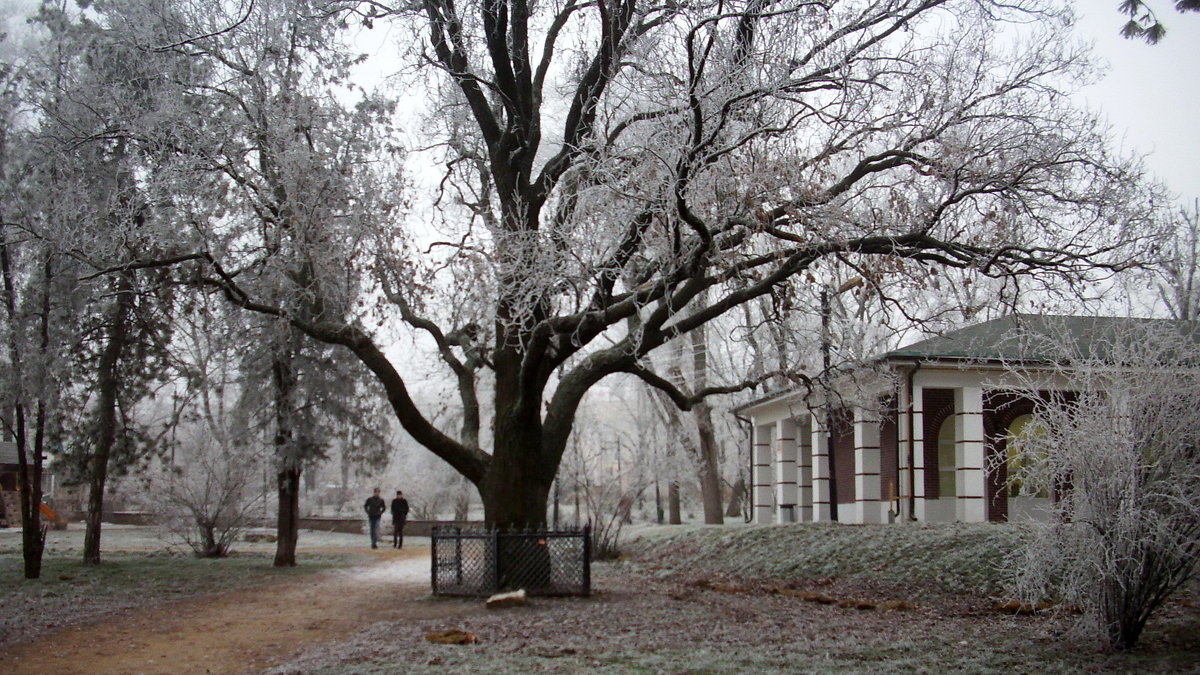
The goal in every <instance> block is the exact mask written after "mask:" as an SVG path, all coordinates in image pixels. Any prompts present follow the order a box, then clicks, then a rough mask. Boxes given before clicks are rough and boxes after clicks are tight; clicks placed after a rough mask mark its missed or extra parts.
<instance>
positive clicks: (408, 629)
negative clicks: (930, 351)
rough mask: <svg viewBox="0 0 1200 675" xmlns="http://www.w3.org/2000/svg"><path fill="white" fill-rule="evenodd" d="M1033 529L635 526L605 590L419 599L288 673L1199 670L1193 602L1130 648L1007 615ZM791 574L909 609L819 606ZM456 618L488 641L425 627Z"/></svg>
mask: <svg viewBox="0 0 1200 675" xmlns="http://www.w3.org/2000/svg"><path fill="white" fill-rule="evenodd" d="M1019 535H1020V530H1019V528H1017V527H1016V526H1011V525H944V526H907V525H905V526H898V525H897V526H890V527H889V526H879V527H864V526H827V525H815V526H814V525H785V526H742V525H729V526H724V527H705V526H682V527H681V526H675V527H646V528H636V529H634V530H633V531H632V534H631V536H630V537H629V538H628V539H627V541H625V543H624V545H623V549H624V550H625V551H626V552H628V553H629V554H631V555H630V558H629V559H627V560H623V561H619V562H612V563H601V564H596V565H594V566H593V589H594V590H595V591H596V593H595V595H594V596H593V597H591V598H588V599H547V598H534V599H532V600H531V601H530V604H529V606H528V607H523V608H517V609H513V610H506V611H489V610H486V609H484V608H483V606H482V603H481V602H479V601H470V600H458V599H429V598H425V599H423V600H415V601H414V602H413V604H412V605H411V606H408V607H406V608H405V609H404V610H402V611H404V612H405V613H406V614H407V615H408V616H406V617H405V618H403V619H397V620H394V621H387V622H383V623H378V624H375V625H373V626H371V627H369V628H367V629H365V630H364V631H362V632H360V633H358V634H356V635H355V636H354V637H353V638H351V639H349V640H346V641H343V642H339V643H327V644H324V645H319V646H318V645H314V646H313V647H312V648H311V649H309V650H307V651H306V652H304V653H302V654H300V655H297V656H296V657H295V658H294V659H293V660H292V661H291V662H289V663H287V664H285V665H283V666H282V667H279V668H278V669H276V670H275V671H273V672H276V673H287V674H291V673H328V674H330V675H332V674H334V673H367V674H372V675H375V674H379V675H382V674H384V673H393V672H406V673H441V672H456V673H458V672H461V673H499V674H505V673H511V674H513V675H518V674H521V675H523V674H524V673H532V672H554V673H593V672H604V673H620V674H624V673H750V672H754V673H790V672H821V673H824V672H835V673H943V672H967V673H1013V672H1017V673H1043V672H1047V673H1064V672H1066V673H1074V672H1129V673H1135V672H1138V673H1140V672H1147V673H1149V672H1153V673H1187V672H1197V670H1198V667H1197V664H1200V610H1197V609H1196V608H1195V607H1194V606H1193V605H1192V604H1191V602H1192V600H1194V598H1193V599H1192V600H1189V601H1188V602H1186V603H1179V602H1173V603H1172V604H1171V605H1170V607H1168V608H1167V609H1166V610H1165V611H1164V612H1163V613H1162V615H1161V616H1159V617H1156V619H1155V620H1154V622H1153V623H1154V625H1153V627H1152V629H1149V630H1148V633H1147V635H1146V637H1145V639H1144V644H1143V645H1142V646H1141V647H1139V648H1138V649H1136V650H1133V651H1131V652H1127V653H1109V652H1105V651H1103V650H1101V649H1099V647H1098V645H1095V644H1081V643H1079V642H1070V641H1066V640H1064V639H1063V638H1062V634H1061V627H1062V622H1061V620H1060V619H1059V618H1057V617H1055V616H1049V615H1039V616H1014V615H1012V614H1005V613H1000V612H996V611H993V610H992V604H993V602H992V601H991V600H990V598H989V595H991V594H992V593H993V592H997V591H998V590H999V588H1000V587H1001V585H1002V577H1001V575H1000V573H999V571H998V567H997V566H996V565H995V561H996V560H997V559H998V558H999V556H1000V555H1002V554H1003V553H1004V552H1006V551H1007V550H1009V549H1010V548H1011V547H1012V546H1014V545H1015V543H1016V540H1017V538H1018V536H1019ZM716 580H720V581H721V583H719V584H718V583H711V582H713V581H716ZM781 586H786V587H788V588H801V589H817V590H819V591H820V592H821V593H823V594H828V595H829V596H831V597H834V598H838V599H866V600H872V601H881V600H886V599H906V600H907V601H908V602H909V607H908V609H903V610H896V611H881V610H879V609H873V610H862V609H858V608H854V607H842V606H838V605H836V604H833V605H829V604H820V603H816V602H809V601H806V600H804V599H803V598H802V597H798V596H793V595H788V594H786V593H779V592H776V591H777V590H778V589H779V588H780V587H781ZM448 629H458V630H464V631H468V632H471V633H473V634H474V635H476V636H477V637H478V639H479V644H476V645H465V646H456V645H434V644H429V643H428V642H426V641H425V639H424V636H425V635H426V634H428V633H431V632H436V631H443V630H448Z"/></svg>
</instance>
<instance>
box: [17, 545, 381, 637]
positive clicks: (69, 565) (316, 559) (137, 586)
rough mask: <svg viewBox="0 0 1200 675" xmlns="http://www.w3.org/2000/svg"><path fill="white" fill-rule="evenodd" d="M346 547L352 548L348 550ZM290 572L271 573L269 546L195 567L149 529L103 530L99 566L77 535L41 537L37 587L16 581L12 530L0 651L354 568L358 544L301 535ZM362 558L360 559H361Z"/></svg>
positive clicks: (242, 549) (186, 553)
mask: <svg viewBox="0 0 1200 675" xmlns="http://www.w3.org/2000/svg"><path fill="white" fill-rule="evenodd" d="M352 540H353V542H352ZM301 541H302V542H304V544H303V545H302V546H300V547H299V552H298V554H297V558H298V562H299V564H298V566H297V567H294V568H286V569H276V568H274V567H272V566H271V562H272V558H273V553H274V544H267V543H255V544H248V543H242V542H239V544H238V549H236V550H235V553H234V554H233V555H232V556H230V557H229V558H225V559H220V560H211V559H210V560H202V559H198V558H196V557H195V556H193V555H192V554H191V551H190V549H186V547H182V546H173V545H169V544H168V543H166V542H164V540H163V539H162V538H161V537H160V536H159V533H158V531H157V530H156V529H155V528H149V527H131V526H105V528H104V530H103V533H102V537H101V544H102V546H101V564H100V565H99V566H98V567H85V566H84V565H83V564H82V562H81V557H82V550H83V528H82V526H76V525H73V526H72V529H69V530H65V531H50V532H48V533H47V541H46V553H45V555H44V556H43V561H42V575H41V578H40V579H36V580H28V579H25V578H24V574H23V562H22V557H21V535H20V531H19V530H17V529H15V528H10V529H6V530H0V594H2V595H3V597H4V598H5V601H4V604H5V611H4V612H3V613H0V645H3V644H5V643H7V642H9V641H11V640H14V639H17V638H18V637H25V636H29V635H32V634H35V633H39V632H42V631H45V630H48V629H52V628H56V627H60V626H63V625H68V624H73V623H78V622H80V621H86V620H88V619H91V618H93V617H96V616H99V615H101V614H105V613H108V612H114V611H119V610H123V609H129V608H133V607H145V606H150V605H154V604H158V603H161V602H167V601H171V600H176V599H181V598H186V597H190V596H196V595H203V594H207V593H214V592H220V591H226V590H233V589H239V588H252V587H255V586H259V585H262V584H264V583H270V582H273V581H277V580H281V579H287V578H292V577H296V576H300V575H304V574H310V573H313V572H317V571H320V570H325V569H329V568H331V567H340V566H344V565H346V564H349V563H353V562H356V561H359V560H361V559H364V558H360V556H357V555H355V554H353V553H347V552H344V551H342V550H335V551H328V550H325V551H323V550H322V549H341V548H344V547H348V546H349V545H351V544H352V543H356V544H357V545H358V546H359V547H362V537H361V536H359V537H353V535H342V534H329V533H308V532H303V533H301ZM364 554H365V551H364Z"/></svg>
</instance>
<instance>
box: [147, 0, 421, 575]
mask: <svg viewBox="0 0 1200 675" xmlns="http://www.w3.org/2000/svg"><path fill="white" fill-rule="evenodd" d="M334 9H335V8H331V6H329V5H328V3H321V2H308V1H305V0H271V1H267V2H258V3H256V4H253V5H233V4H229V5H226V4H222V5H218V6H217V7H215V8H214V7H210V6H209V5H207V3H205V4H203V5H200V4H198V5H184V6H181V8H180V10H179V12H178V13H177V14H168V13H165V12H164V13H160V14H159V15H158V17H157V20H159V21H161V22H162V23H163V24H164V25H171V26H175V27H176V28H177V29H178V30H179V31H181V33H182V34H183V36H184V37H183V38H181V39H180V40H179V44H180V45H185V46H181V47H180V49H181V50H182V51H183V52H184V53H186V54H187V55H188V56H189V57H190V58H192V59H194V60H195V61H196V62H197V63H200V64H204V68H203V70H204V72H205V73H206V77H205V78H204V79H202V80H199V81H195V82H193V83H192V90H191V91H192V94H193V95H195V96H196V97H198V98H200V99H201V100H202V101H203V102H202V103H201V104H200V105H201V106H202V109H203V110H204V118H203V119H195V120H194V121H195V122H196V124H197V125H198V126H199V130H198V132H197V134H196V139H197V140H196V143H195V144H194V145H193V146H191V147H188V148H181V149H180V151H179V153H178V154H179V159H178V162H177V168H178V170H180V171H182V172H188V171H191V172H192V175H193V176H194V177H196V178H197V179H198V180H199V186H198V187H201V189H200V190H197V191H196V192H195V193H194V194H193V195H191V196H186V195H185V196H180V195H177V198H179V199H180V200H181V201H186V203H187V213H188V218H189V219H192V220H193V222H194V223H196V225H195V226H194V227H195V229H196V231H197V235H198V236H199V237H200V238H201V239H202V240H203V248H204V255H205V257H206V258H207V259H208V260H213V261H219V262H218V263H217V265H224V267H223V268H221V269H222V271H221V275H220V276H219V277H215V278H209V279H203V280H201V281H200V282H199V283H201V284H206V285H208V286H209V287H210V288H211V287H214V286H215V287H217V288H219V289H221V290H223V291H225V292H226V293H228V294H230V295H231V297H232V299H233V300H234V301H235V302H236V303H238V304H246V303H247V302H248V301H249V300H250V298H254V301H256V302H264V303H268V304H269V305H270V306H271V307H272V308H275V309H278V310H280V311H281V312H282V313H284V314H286V315H289V316H302V317H304V318H305V319H306V320H308V321H313V322H317V323H338V322H344V321H346V320H347V317H348V316H351V315H353V313H354V312H355V310H356V309H358V308H362V307H363V306H364V305H365V302H364V301H363V300H362V299H361V298H360V284H361V279H362V277H363V275H364V274H365V270H364V264H363V262H362V261H363V255H364V250H367V249H368V248H369V247H370V246H373V245H386V241H383V240H381V239H379V238H378V234H379V228H378V226H377V225H376V223H377V222H378V221H379V220H380V219H386V218H388V217H389V216H390V215H391V214H392V213H393V212H394V210H395V209H396V206H397V205H396V204H395V203H394V202H389V201H388V200H389V199H390V195H391V194H392V192H393V191H394V190H395V189H397V188H398V187H400V186H399V185H398V184H396V183H393V184H391V185H384V184H383V182H384V181H395V182H398V177H397V172H396V168H395V165H394V162H395V161H396V159H397V156H396V152H397V148H396V147H395V146H394V145H392V144H391V141H390V139H389V138H388V135H387V131H388V128H389V127H388V119H389V117H390V115H391V112H392V108H391V105H392V104H391V102H389V101H386V100H383V99H380V98H374V97H369V96H364V95H362V94H361V92H356V91H355V90H354V89H353V88H352V87H350V86H349V85H348V84H347V77H348V72H349V69H350V68H351V67H352V66H353V65H354V60H355V58H356V55H354V54H352V53H350V52H349V51H348V48H347V46H346V45H345V44H344V36H343V35H342V28H343V25H342V23H341V22H340V20H339V18H338V17H339V15H338V13H337V12H336V11H333V10H334ZM327 10H330V11H327ZM330 12H332V13H330ZM173 20H175V21H177V22H178V23H177V24H173V23H172V21H173ZM347 99H353V100H356V101H357V103H346V102H345V100H347ZM383 160H386V161H388V162H390V164H388V165H384V166H382V167H381V161H383ZM181 187H183V186H181ZM247 320H250V317H249V316H248V317H247ZM253 323H254V330H253V331H252V332H253V334H254V335H255V336H256V339H254V340H252V341H251V342H252V345H253V346H251V347H250V348H248V349H246V350H245V351H244V353H245V356H246V360H245V363H244V365H245V367H246V368H247V369H248V370H249V371H250V372H255V373H257V374H258V377H257V378H255V381H256V382H259V383H261V384H262V385H264V386H262V387H247V388H246V389H245V390H244V393H245V394H246V395H247V396H250V397H257V400H258V401H260V402H262V401H270V402H271V403H270V405H269V406H268V407H260V406H250V407H251V408H254V409H260V410H269V411H270V413H269V416H270V418H271V424H270V429H271V432H270V433H271V444H272V445H273V447H274V454H275V463H276V467H275V473H276V478H277V481H276V482H277V492H278V533H279V538H278V547H277V550H276V557H275V564H276V565H277V566H288V565H294V564H295V549H296V541H297V537H298V525H299V517H300V513H299V509H300V506H299V498H300V489H301V476H302V473H303V471H304V468H305V466H310V465H311V464H312V463H313V462H315V461H318V460H320V459H321V458H322V457H324V455H325V451H326V449H327V448H328V447H329V439H330V437H331V436H332V435H334V433H336V427H338V426H339V425H341V426H342V427H346V426H349V425H355V426H357V427H358V428H359V430H360V431H362V432H363V433H360V434H359V435H358V441H359V442H360V443H362V444H363V449H364V451H365V450H367V449H369V448H378V447H379V446H380V445H381V443H382V442H383V441H382V439H383V436H384V430H383V429H381V428H380V425H379V424H378V420H372V419H370V418H364V417H363V416H362V415H361V414H360V413H361V411H362V406H360V405H359V404H360V403H361V401H360V400H359V396H358V392H357V390H356V387H358V386H359V385H360V384H362V382H361V377H360V375H361V374H362V373H364V372H365V371H363V370H362V369H361V366H358V364H357V362H356V361H354V360H353V359H352V358H349V357H348V355H347V354H346V353H345V352H344V351H339V352H337V353H333V350H332V348H331V347H330V346H329V345H327V344H321V343H317V342H313V341H311V340H308V339H307V338H305V337H304V336H303V335H302V334H301V333H300V331H299V330H298V328H297V327H296V326H294V325H291V324H289V323H288V322H287V321H286V320H281V319H280V318H278V317H271V316H266V317H258V318H257V319H255V320H254V321H253ZM368 454H369V453H368Z"/></svg>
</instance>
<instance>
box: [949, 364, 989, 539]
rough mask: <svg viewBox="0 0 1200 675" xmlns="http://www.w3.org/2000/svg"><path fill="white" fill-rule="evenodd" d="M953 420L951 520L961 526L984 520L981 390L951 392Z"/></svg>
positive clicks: (984, 481)
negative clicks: (953, 497) (954, 490)
mask: <svg viewBox="0 0 1200 675" xmlns="http://www.w3.org/2000/svg"><path fill="white" fill-rule="evenodd" d="M954 411H955V415H957V417H958V419H957V420H956V424H955V425H954V427H955V434H954V441H955V444H954V464H955V468H956V469H957V472H958V474H957V476H956V477H955V483H957V484H958V494H957V495H956V497H957V499H956V500H955V517H956V518H957V520H959V521H961V522H964V523H982V522H984V521H986V520H987V508H986V507H987V504H986V500H985V494H986V492H985V489H986V488H985V485H986V479H985V475H986V472H985V471H984V463H983V462H984V456H983V389H982V388H980V387H962V388H961V389H955V390H954Z"/></svg>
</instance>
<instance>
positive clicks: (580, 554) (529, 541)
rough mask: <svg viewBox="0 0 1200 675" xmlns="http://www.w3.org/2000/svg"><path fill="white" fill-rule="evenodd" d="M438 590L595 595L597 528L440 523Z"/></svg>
mask: <svg viewBox="0 0 1200 675" xmlns="http://www.w3.org/2000/svg"><path fill="white" fill-rule="evenodd" d="M431 539H432V541H433V555H432V560H433V574H432V579H433V594H434V595H478V596H486V595H492V594H494V593H500V592H504V591H514V590H518V589H525V592H526V593H528V594H530V595H582V596H586V595H590V594H591V592H592V544H591V527H590V526H585V527H584V528H582V529H580V530H542V531H537V530H530V531H507V532H503V531H500V530H472V529H465V528H461V527H435V528H433V534H432V536H431Z"/></svg>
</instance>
